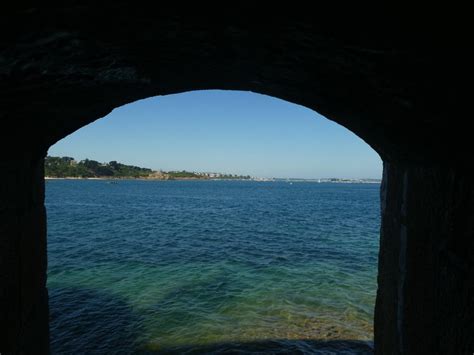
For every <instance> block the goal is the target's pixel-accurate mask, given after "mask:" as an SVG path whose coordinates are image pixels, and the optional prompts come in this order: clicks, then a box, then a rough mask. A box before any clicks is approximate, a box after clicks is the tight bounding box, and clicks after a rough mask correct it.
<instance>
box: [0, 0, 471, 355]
mask: <svg viewBox="0 0 474 355" xmlns="http://www.w3.org/2000/svg"><path fill="white" fill-rule="evenodd" d="M318 6H319V5H318ZM343 10H344V11H342V9H341V7H340V5H338V4H336V5H334V6H333V7H332V8H330V7H319V8H318V9H314V7H309V5H308V8H303V7H298V8H296V7H294V8H293V7H289V6H280V7H279V6H277V5H273V7H272V8H266V9H265V10H264V11H261V10H260V9H258V8H257V7H256V6H255V5H229V4H226V5H225V8H216V7H212V8H206V7H205V6H204V5H202V4H201V5H200V6H199V7H197V6H192V5H189V6H187V7H184V6H182V5H180V6H176V7H172V6H171V5H170V6H164V5H162V4H160V7H158V8H155V7H152V6H151V5H146V4H144V3H141V4H133V5H131V4H130V2H126V1H121V0H116V1H110V0H104V1H100V2H99V3H97V2H91V1H87V0H85V1H80V2H79V1H71V2H64V3H61V4H60V5H57V4H56V5H53V4H52V3H51V4H48V5H44V6H41V7H32V6H25V5H23V4H20V3H18V4H8V6H5V7H4V8H3V9H2V12H1V13H0V151H1V152H2V156H1V157H0V167H1V174H0V192H1V195H0V198H1V200H0V232H1V241H0V247H1V249H0V257H1V258H0V324H1V325H0V328H1V329H0V330H1V331H0V352H2V353H8V352H12V353H15V352H21V351H23V352H25V353H35V354H38V353H45V352H47V349H48V326H47V292H46V289H45V279H46V238H45V237H46V231H45V214H44V206H43V199H44V197H43V179H42V167H41V166H42V157H43V156H44V154H45V152H46V151H47V149H48V148H49V146H50V145H52V144H54V143H55V142H56V141H58V140H59V139H61V138H63V137H65V136H66V135H68V134H70V133H72V132H74V131H75V130H77V129H79V128H80V127H83V126H84V125H86V124H88V123H90V122H92V121H94V120H96V119H99V118H101V117H103V116H105V115H106V114H107V113H109V112H110V111H111V110H112V109H114V108H115V107H117V106H120V105H123V104H126V103H129V102H132V101H135V100H138V99H142V98H146V97H150V96H154V95H164V94H170V93H177V92H183V91H189V90H198V89H234V90H250V91H254V92H259V93H263V94H267V95H272V96H275V97H278V98H282V99H285V100H287V101H290V102H293V103H297V104H300V105H304V106H306V107H308V108H311V109H313V110H315V111H318V112H319V113H321V114H323V115H325V116H326V117H327V118H329V119H331V120H334V121H335V122H338V123H339V124H341V125H343V126H345V127H347V128H348V129H350V130H351V131H353V132H354V133H355V134H357V135H358V136H359V137H361V138H362V139H363V140H365V141H366V142H367V143H368V144H369V145H370V146H372V147H373V148H374V149H375V150H376V151H377V152H378V153H379V154H380V156H381V157H382V159H383V160H384V162H385V171H384V183H383V188H382V197H383V203H382V221H383V225H382V233H381V238H382V239H381V250H380V263H379V290H378V297H377V306H376V320H375V345H376V350H377V352H378V353H381V354H391V353H393V354H397V353H406V354H420V353H427V352H434V353H463V352H465V351H466V350H468V351H470V352H472V351H474V349H472V340H470V336H471V335H472V334H473V329H472V324H474V322H473V315H474V310H473V307H472V304H473V303H474V302H473V299H472V297H473V291H472V287H473V286H472V285H473V279H472V274H473V272H472V271H473V268H472V255H473V252H474V250H473V244H472V240H473V239H474V238H473V219H474V211H473V207H472V206H473V202H474V201H473V192H472V184H473V182H472V181H473V180H472V173H471V172H470V171H472V168H471V162H472V157H471V155H470V150H471V149H470V144H469V142H470V141H471V131H470V130H469V129H467V127H468V126H467V125H466V122H465V119H466V114H465V112H467V111H468V108H469V106H470V95H469V92H468V91H466V90H465V87H466V84H469V83H470V82H472V80H471V77H472V75H471V72H472V70H471V67H472V64H471V63H472V55H471V54H470V52H469V51H467V44H468V43H470V41H471V38H470V37H469V33H470V31H467V30H466V28H464V27H467V24H469V21H464V19H463V17H462V15H460V13H461V12H462V11H463V10H462V9H459V12H458V13H455V12H454V11H451V10H450V9H449V8H446V7H443V8H440V9H435V8H434V5H431V7H430V8H429V9H427V8H425V9H423V12H417V11H416V10H415V9H413V8H410V9H404V8H402V7H401V6H399V7H397V8H392V9H381V8H373V7H369V5H361V4H360V3H357V4H354V5H350V6H349V5H346V7H344V9H343ZM216 11H217V12H216ZM374 11H375V12H374ZM466 13H469V12H466ZM453 20H455V22H453ZM440 24H442V26H441V25H440ZM448 24H449V25H448ZM463 26H464V27H463ZM132 119H133V118H132ZM289 124H291V121H289ZM33 348H34V349H35V350H34V351H33V350H32V349H33Z"/></svg>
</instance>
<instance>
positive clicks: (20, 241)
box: [0, 156, 49, 354]
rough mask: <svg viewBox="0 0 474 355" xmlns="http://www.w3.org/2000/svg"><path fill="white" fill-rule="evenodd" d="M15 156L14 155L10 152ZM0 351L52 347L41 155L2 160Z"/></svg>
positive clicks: (30, 351) (37, 350) (44, 350)
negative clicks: (50, 339) (50, 345)
mask: <svg viewBox="0 0 474 355" xmlns="http://www.w3.org/2000/svg"><path fill="white" fill-rule="evenodd" d="M12 158H13V157H12ZM0 167H1V172H2V173H1V178H0V237H1V239H0V320H1V321H0V353H2V354H9V353H26V354H44V353H47V352H48V349H49V326H48V292H47V290H46V264H47V262H46V213H45V207H44V178H43V172H44V170H43V169H44V167H43V159H41V158H39V157H36V158H32V157H31V156H21V157H16V158H13V159H8V160H2V161H0Z"/></svg>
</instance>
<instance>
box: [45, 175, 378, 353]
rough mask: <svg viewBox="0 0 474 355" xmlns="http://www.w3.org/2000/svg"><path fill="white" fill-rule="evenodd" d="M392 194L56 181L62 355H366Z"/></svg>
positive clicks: (234, 184)
mask: <svg viewBox="0 0 474 355" xmlns="http://www.w3.org/2000/svg"><path fill="white" fill-rule="evenodd" d="M379 188H380V186H379V185H378V184H329V183H327V184H325V183H321V184H318V183H308V182H294V183H292V184H289V183H287V182H251V181H248V182H245V181H119V182H118V183H110V182H108V181H101V180H48V181H47V182H46V192H47V194H46V206H47V212H48V238H49V240H48V256H49V266H48V287H49V292H50V314H51V316H50V317H51V342H52V351H53V353H64V354H66V353H67V354H69V353H74V354H78V353H87V354H92V353H101V354H102V353H107V354H108V353H124V354H128V353H147V352H163V353H170V352H173V351H174V352H176V353H209V352H215V353H222V352H224V351H228V352H227V353H230V352H232V351H233V350H236V349H237V350H239V351H241V353H249V352H252V351H253V352H258V351H262V349H267V350H268V349H271V351H272V353H297V352H300V353H312V352H315V351H316V349H319V350H321V349H326V350H327V349H332V350H334V351H337V352H338V353H339V352H342V351H343V350H344V349H346V350H347V351H348V352H349V353H358V352H360V353H364V352H365V351H367V346H366V345H364V344H366V343H365V341H369V342H370V340H371V339H372V337H373V334H372V333H373V327H372V322H373V308H374V301H375V292H376V271H377V255H378V239H379V225H380V212H379ZM355 340H359V341H363V342H362V343H358V342H356V341H355Z"/></svg>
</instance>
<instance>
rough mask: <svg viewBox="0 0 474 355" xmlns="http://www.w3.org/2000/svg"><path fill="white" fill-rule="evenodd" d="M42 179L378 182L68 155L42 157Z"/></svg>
mask: <svg viewBox="0 0 474 355" xmlns="http://www.w3.org/2000/svg"><path fill="white" fill-rule="evenodd" d="M44 168H45V180H143V181H167V180H180V181H183V180H185V181H186V180H190V181H198V180H202V181H206V180H207V181H212V180H243V181H258V182H263V181H279V182H287V183H293V182H315V183H334V184H380V183H381V179H370V178H367V179H347V178H318V179H303V178H259V177H252V176H250V175H237V174H229V173H216V172H191V171H186V170H181V171H161V170H160V171H156V170H152V169H148V168H142V167H138V166H133V165H125V164H122V163H118V162H116V161H111V162H109V163H100V162H98V161H95V160H90V159H85V160H81V161H76V160H75V159H74V158H72V157H51V156H47V157H46V159H45V164H44Z"/></svg>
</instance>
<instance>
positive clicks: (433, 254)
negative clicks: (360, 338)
mask: <svg viewBox="0 0 474 355" xmlns="http://www.w3.org/2000/svg"><path fill="white" fill-rule="evenodd" d="M473 181H474V175H473V174H472V173H466V172H465V171H457V170H455V169H449V168H446V167H428V168H427V167H420V166H409V165H400V164H393V163H385V165H384V182H383V185H382V189H381V195H382V196H381V197H382V198H381V200H382V228H381V241H380V244H381V245H380V254H379V275H378V286H379V288H378V293H377V304H376V312H375V343H376V345H377V352H379V353H380V354H390V353H401V354H469V353H472V349H474V337H473V336H472V335H473V334H474V258H473V257H472V255H473V254H472V252H473V251H474V238H473V236H474V220H473V218H472V216H474V187H473Z"/></svg>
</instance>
